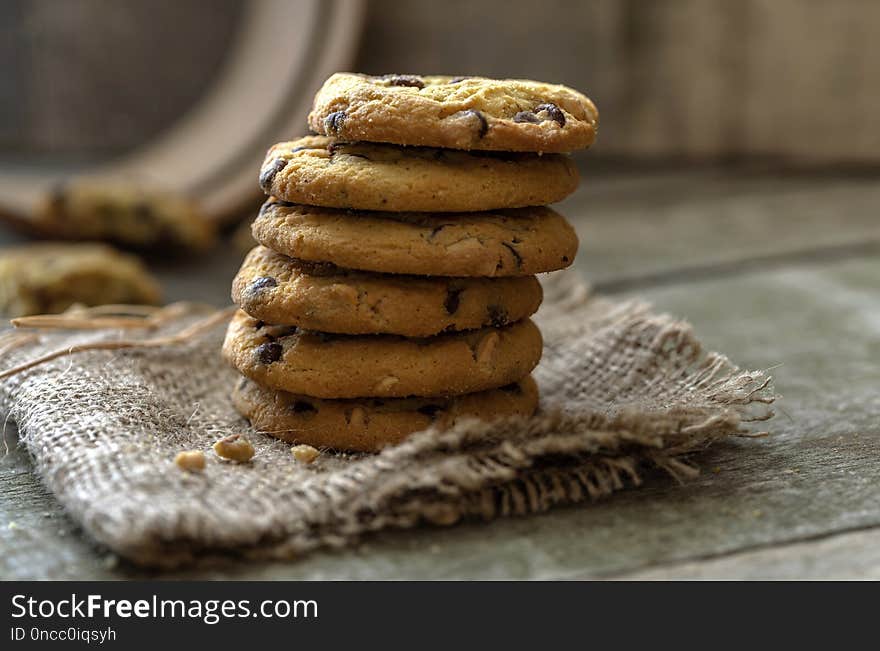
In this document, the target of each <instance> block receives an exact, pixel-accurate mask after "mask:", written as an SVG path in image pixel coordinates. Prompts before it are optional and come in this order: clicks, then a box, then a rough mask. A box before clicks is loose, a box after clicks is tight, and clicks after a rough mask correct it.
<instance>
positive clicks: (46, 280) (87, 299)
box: [0, 243, 161, 317]
mask: <svg viewBox="0 0 880 651" xmlns="http://www.w3.org/2000/svg"><path fill="white" fill-rule="evenodd" d="M160 300H161V290H160V289H159V284H158V283H157V282H156V280H154V279H153V277H152V276H151V275H150V274H149V272H148V271H147V270H146V268H145V267H144V266H143V265H142V264H141V262H140V261H139V260H138V259H137V258H135V257H134V256H131V255H125V254H123V253H119V252H118V251H116V250H114V249H112V248H111V247H109V246H104V245H101V244H59V243H47V244H31V245H26V246H17V247H14V248H10V249H4V250H2V251H0V313H2V314H3V315H4V316H7V317H17V316H27V315H31V314H56V313H59V312H63V311H64V310H66V309H67V308H69V307H70V306H71V305H73V304H75V303H81V304H83V305H89V306H91V305H103V304H106V303H129V304H146V305H155V304H157V303H159V302H160Z"/></svg>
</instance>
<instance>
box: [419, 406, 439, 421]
mask: <svg viewBox="0 0 880 651" xmlns="http://www.w3.org/2000/svg"><path fill="white" fill-rule="evenodd" d="M416 411H417V412H419V413H420V414H424V415H425V416H427V417H428V418H431V419H434V418H436V417H437V412H439V411H443V405H423V406H421V407H419V408H418V409H416Z"/></svg>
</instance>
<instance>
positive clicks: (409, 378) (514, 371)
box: [223, 310, 542, 398]
mask: <svg viewBox="0 0 880 651" xmlns="http://www.w3.org/2000/svg"><path fill="white" fill-rule="evenodd" d="M541 349H542V341H541V333H540V332H539V331H538V328H537V327H536V326H535V324H534V323H532V322H531V321H530V320H528V319H526V320H523V321H519V322H517V323H514V324H513V325H510V326H507V327H504V328H492V327H488V328H482V329H480V330H469V331H466V332H460V333H450V334H444V335H438V336H436V337H427V338H423V339H410V338H404V337H397V336H393V335H338V334H327V333H320V332H314V331H309V330H300V329H299V328H297V327H295V326H280V325H269V324H266V323H264V322H263V321H260V320H259V319H255V318H253V317H252V316H249V315H248V314H247V313H246V312H243V311H241V310H239V311H238V312H237V313H236V315H235V316H234V317H233V319H232V322H231V323H230V325H229V329H228V330H227V333H226V340H225V341H224V343H223V354H224V356H225V357H226V359H227V360H228V361H229V362H230V363H231V364H232V366H234V367H235V368H236V369H238V371H239V372H240V373H241V374H242V375H244V376H246V377H248V378H250V379H252V380H253V381H255V382H257V383H258V384H261V385H262V386H265V387H268V388H271V389H277V390H281V391H289V392H291V393H297V394H304V395H310V396H314V397H316V398H361V397H376V398H386V397H397V398H402V397H407V396H449V395H458V394H461V393H471V392H473V391H484V390H486V389H494V388H497V387H500V386H504V385H505V384H510V383H511V382H515V381H516V380H519V379H520V378H523V377H525V376H526V375H528V374H529V372H530V371H531V370H532V369H533V368H534V367H535V365H537V363H538V360H540V358H541Z"/></svg>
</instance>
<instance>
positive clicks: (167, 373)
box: [0, 272, 773, 567]
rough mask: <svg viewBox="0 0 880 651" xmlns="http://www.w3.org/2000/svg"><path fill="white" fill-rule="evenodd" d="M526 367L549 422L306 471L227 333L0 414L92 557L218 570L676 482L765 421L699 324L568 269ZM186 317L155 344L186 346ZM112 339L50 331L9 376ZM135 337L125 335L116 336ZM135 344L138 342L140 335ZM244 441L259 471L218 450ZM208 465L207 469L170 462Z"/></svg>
mask: <svg viewBox="0 0 880 651" xmlns="http://www.w3.org/2000/svg"><path fill="white" fill-rule="evenodd" d="M545 294H546V298H545V303H544V306H543V307H542V309H541V311H540V313H539V316H538V318H537V321H538V323H539V325H540V326H541V328H542V331H543V333H544V338H545V350H544V357H543V360H542V361H541V364H540V366H539V367H538V369H536V371H535V377H536V379H537V380H538V383H539V385H540V388H541V392H542V400H541V410H540V412H539V414H538V415H536V416H535V417H533V418H531V419H529V420H527V421H524V420H517V421H508V422H501V423H495V424H486V423H480V422H473V421H472V422H468V423H461V424H459V425H458V426H456V427H455V428H454V429H453V430H451V431H446V432H442V433H438V432H434V431H431V430H428V431H426V432H422V433H420V434H417V435H414V436H413V437H411V438H410V439H409V440H407V441H406V442H405V443H403V444H401V445H399V446H396V447H393V448H389V449H386V450H384V451H383V452H382V453H380V454H378V455H343V454H334V453H331V452H329V451H324V452H323V454H322V455H321V456H320V457H319V458H318V460H317V461H315V462H314V463H313V464H311V465H303V464H301V463H298V462H297V461H296V460H295V459H294V458H293V456H292V454H291V452H290V446H289V445H287V444H284V443H281V442H279V441H276V440H274V439H272V438H270V437H268V436H265V435H261V434H259V433H256V432H254V431H252V430H250V428H249V427H248V425H247V423H246V422H245V421H244V420H243V419H242V418H241V417H240V416H239V415H238V414H237V413H236V412H235V411H234V409H233V407H232V405H231V404H230V401H229V392H230V390H231V388H232V387H233V385H234V383H235V382H236V380H237V375H236V373H235V372H234V371H233V370H231V369H229V368H227V367H226V365H225V364H224V362H223V361H222V359H221V357H220V354H219V350H220V344H221V342H222V338H223V332H224V328H223V327H222V325H221V326H219V327H216V328H214V329H213V330H211V331H210V332H208V333H207V334H204V335H202V336H200V337H198V338H195V339H193V340H192V341H189V342H187V343H185V344H179V345H174V346H169V347H166V348H162V349H143V350H123V351H89V352H80V353H76V354H74V355H71V356H69V357H63V358H60V359H57V360H55V361H52V362H48V363H45V364H43V365H40V366H39V367H36V368H34V369H31V370H29V371H26V372H24V373H21V374H19V375H15V376H13V377H11V378H7V379H5V380H3V381H2V382H0V411H2V413H3V415H4V416H5V417H6V418H8V419H10V420H12V421H14V422H15V423H16V424H17V425H18V428H19V432H20V441H21V443H22V444H23V445H26V446H27V448H28V450H29V451H30V454H31V455H32V457H33V459H34V463H35V468H36V471H37V472H38V473H39V475H40V477H41V478H42V479H43V481H44V482H45V484H46V486H48V488H49V489H50V490H51V491H52V492H53V493H54V494H55V496H56V497H57V498H58V500H59V502H60V503H61V504H63V505H64V507H65V508H66V509H67V511H68V513H69V514H70V515H71V516H72V517H73V518H74V519H75V520H76V521H77V522H78V523H79V524H80V525H81V526H82V528H83V529H84V530H85V531H86V532H87V533H88V534H89V535H90V536H92V537H93V538H94V539H95V540H96V541H97V542H99V543H101V544H103V545H106V546H107V547H109V548H110V549H112V550H113V551H115V552H116V553H118V554H120V555H122V556H124V557H126V558H128V559H130V560H132V561H134V562H136V563H139V564H143V565H150V566H159V567H173V566H179V565H183V564H187V563H190V562H194V561H197V560H200V559H206V558H215V557H217V556H229V555H235V556H246V557H263V558H266V557H273V558H290V557H296V556H298V555H301V554H303V553H304V552H306V551H308V550H310V549H314V548H316V547H319V546H340V545H345V544H347V543H350V542H352V541H354V540H356V539H357V538H358V537H360V536H362V535H363V534H365V533H368V532H373V531H377V530H381V529H389V528H401V527H411V526H414V525H417V524H420V523H433V524H443V525H447V524H452V523H455V522H457V521H459V520H461V519H463V518H468V519H482V520H490V519H492V518H496V517H501V516H507V515H524V514H527V513H533V512H538V511H544V510H546V509H549V508H551V507H553V506H556V505H560V504H570V503H574V502H580V501H585V500H590V499H595V498H598V497H602V496H605V495H607V494H609V493H611V492H612V491H615V490H617V489H621V488H624V487H626V486H634V485H638V483H639V473H640V470H641V469H642V468H643V467H644V466H646V465H647V466H658V467H661V468H665V469H666V470H668V471H669V472H671V473H672V474H673V475H676V476H679V477H683V476H686V475H688V474H689V473H691V472H693V470H692V466H691V464H690V463H688V462H687V461H686V459H683V455H688V454H689V453H692V452H694V451H697V450H699V449H702V448H704V447H706V446H707V445H709V444H711V443H712V442H713V441H716V440H718V439H720V438H722V437H726V436H730V435H740V434H745V433H748V431H749V427H750V426H749V422H750V421H756V420H763V419H766V418H767V417H769V415H770V409H769V403H770V402H772V399H773V396H772V391H771V388H770V385H769V378H768V377H767V376H766V375H765V373H763V372H744V371H741V370H739V369H737V368H736V367H734V366H733V365H732V364H731V363H730V362H729V361H728V360H727V358H725V357H724V356H723V355H720V354H717V353H711V352H705V351H703V350H702V347H701V345H700V343H699V341H698V340H697V339H696V338H695V336H694V335H693V333H692V331H691V329H690V327H689V326H688V325H686V324H684V323H682V322H679V321H676V320H674V319H672V318H670V317H668V316H662V315H656V314H653V313H652V312H651V311H650V309H649V308H648V307H647V306H645V305H643V304H639V303H634V302H626V303H617V302H612V301H609V300H607V299H601V298H595V297H591V296H590V295H589V293H588V291H587V289H586V287H585V286H584V285H583V284H582V283H580V281H577V280H576V279H575V277H574V276H573V274H572V272H569V273H562V274H557V275H555V276H551V278H550V280H549V281H547V282H545ZM204 316H205V313H204V311H203V309H202V310H198V309H196V308H193V310H192V311H191V312H190V313H189V314H187V315H186V316H183V317H180V318H178V319H175V320H174V321H172V322H170V323H168V324H166V325H165V326H163V327H162V328H161V330H160V331H159V332H158V333H152V334H151V335H149V336H154V335H157V334H158V335H161V334H163V333H165V334H167V333H171V332H175V331H179V330H180V329H181V328H182V327H184V326H185V325H187V324H190V323H192V322H194V321H196V320H198V319H199V318H204ZM121 336H122V335H121V334H120V333H119V332H118V331H116V332H113V331H98V332H95V331H91V332H89V331H77V332H55V331H53V332H44V333H42V334H41V335H40V340H39V341H38V342H31V343H29V344H28V345H23V346H18V347H16V348H14V349H12V350H9V351H7V352H6V353H5V354H4V355H3V356H2V362H3V364H2V366H3V367H7V368H8V367H9V366H13V365H16V364H20V363H22V362H25V361H27V360H29V359H32V358H34V357H36V356H38V355H40V354H41V353H45V352H47V351H51V350H55V349H59V348H66V347H68V346H70V345H72V344H74V343H81V342H86V341H93V340H106V339H113V338H119V337H121ZM125 336H126V337H127V338H130V337H131V333H130V332H129V333H127V334H126V335H125ZM143 336H144V337H146V336H148V335H146V334H144V335H143ZM232 433H241V434H244V435H245V436H246V437H247V438H248V439H249V440H250V441H251V442H253V444H254V447H255V448H256V455H255V457H254V458H253V460H252V462H250V463H247V464H234V463H230V462H226V461H223V460H220V459H219V458H217V457H216V456H214V455H213V453H212V452H211V451H210V448H211V444H212V443H214V441H216V440H217V439H218V438H220V437H222V436H225V435H228V434H232ZM185 449H201V450H204V451H205V452H206V453H207V457H208V464H207V468H206V469H205V471H204V472H203V473H189V472H184V471H182V470H180V469H179V468H177V467H176V466H175V465H174V463H173V461H172V460H173V459H174V456H175V454H176V453H177V452H178V451H180V450H185Z"/></svg>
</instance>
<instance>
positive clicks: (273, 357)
mask: <svg viewBox="0 0 880 651" xmlns="http://www.w3.org/2000/svg"><path fill="white" fill-rule="evenodd" d="M283 352H284V347H283V346H282V345H281V344H279V343H277V342H275V341H269V342H266V343H265V344H260V345H259V346H257V350H256V353H257V359H258V360H259V361H260V364H271V363H272V362H277V361H278V360H279V359H281V353H283Z"/></svg>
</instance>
